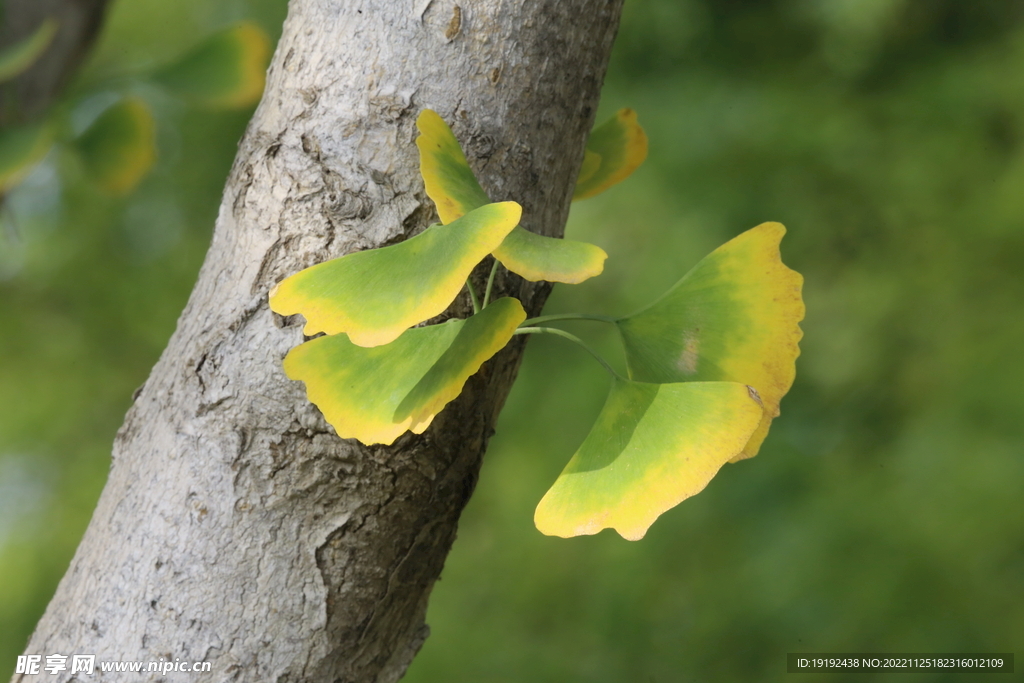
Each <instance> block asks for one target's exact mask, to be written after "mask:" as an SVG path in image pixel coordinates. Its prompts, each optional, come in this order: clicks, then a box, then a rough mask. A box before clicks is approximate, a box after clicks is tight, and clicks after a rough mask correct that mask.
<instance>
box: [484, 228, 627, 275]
mask: <svg viewBox="0 0 1024 683" xmlns="http://www.w3.org/2000/svg"><path fill="white" fill-rule="evenodd" d="M494 258H496V259H498V260H499V261H501V263H502V265H504V266H505V267H506V268H508V269H509V270H511V271H512V272H513V273H516V274H517V275H519V276H521V277H522V278H524V279H526V280H529V281H530V282H537V281H539V280H546V281H548V282H563V283H565V284H568V285H575V284H579V283H580V282H583V281H584V280H589V279H590V278H592V277H594V276H595V275H600V274H601V271H603V270H604V262H605V259H607V258H608V254H606V253H605V251H604V249H601V248H600V247H598V246H595V245H593V244H588V243H587V242H577V241H575V240H564V239H562V240H560V239H554V238H553V237H544V236H543V235H538V234H536V233H533V232H530V231H529V230H524V229H522V228H518V227H517V228H516V229H515V230H513V231H512V232H511V233H510V234H509V236H508V237H506V238H505V241H504V242H502V243H501V245H500V246H499V247H498V248H497V249H495V250H494Z"/></svg>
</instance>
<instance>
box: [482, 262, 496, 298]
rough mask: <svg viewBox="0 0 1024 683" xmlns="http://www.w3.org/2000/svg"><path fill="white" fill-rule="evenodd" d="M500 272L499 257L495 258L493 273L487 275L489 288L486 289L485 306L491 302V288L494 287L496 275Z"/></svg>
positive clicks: (492, 267)
mask: <svg viewBox="0 0 1024 683" xmlns="http://www.w3.org/2000/svg"><path fill="white" fill-rule="evenodd" d="M497 272H498V259H494V264H493V265H492V266H491V274H490V275H488V276H487V289H485V290H484V308H487V304H489V303H490V302H491V289H492V288H493V287H494V276H495V274H496V273H497Z"/></svg>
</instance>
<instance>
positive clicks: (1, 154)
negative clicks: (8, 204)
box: [0, 121, 53, 195]
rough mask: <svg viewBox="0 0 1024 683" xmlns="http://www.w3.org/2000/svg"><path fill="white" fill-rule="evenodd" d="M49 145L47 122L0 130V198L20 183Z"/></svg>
mask: <svg viewBox="0 0 1024 683" xmlns="http://www.w3.org/2000/svg"><path fill="white" fill-rule="evenodd" d="M52 145H53V128H52V126H51V125H50V124H49V122H48V121H43V122H41V123H30V124H28V125H24V126H18V127H16V128H5V129H3V130H0V195H2V194H4V193H5V192H7V191H8V190H10V189H11V188H13V187H14V186H15V185H17V184H18V183H20V182H21V181H22V180H23V179H24V178H25V176H26V175H28V173H29V172H30V171H31V170H32V168H33V167H34V166H35V165H36V164H38V163H39V162H40V161H42V159H43V157H44V156H46V153H47V152H48V151H49V150H50V147H51V146H52Z"/></svg>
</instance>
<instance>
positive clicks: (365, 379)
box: [284, 298, 526, 444]
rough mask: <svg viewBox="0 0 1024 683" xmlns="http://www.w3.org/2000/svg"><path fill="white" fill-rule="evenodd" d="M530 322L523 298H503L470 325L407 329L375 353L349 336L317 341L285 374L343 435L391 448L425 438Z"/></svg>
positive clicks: (296, 354)
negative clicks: (409, 434) (403, 438)
mask: <svg viewBox="0 0 1024 683" xmlns="http://www.w3.org/2000/svg"><path fill="white" fill-rule="evenodd" d="M525 319H526V312H525V311H524V310H523V307H522V305H520V303H519V301H518V300H516V299H512V298H504V299H498V300H497V301H494V302H493V303H491V304H490V305H489V306H487V307H486V308H485V309H484V310H482V311H481V312H480V313H478V314H477V315H474V316H472V317H471V318H469V319H467V320H449V321H448V322H445V323H442V324H440V325H431V326H430V327H417V328H413V329H411V330H406V331H405V332H404V333H403V334H402V336H400V337H399V338H398V339H396V340H395V341H394V342H392V343H390V344H387V345H385V346H377V347H374V348H371V349H368V348H364V347H361V346H356V345H355V344H353V343H352V342H350V341H349V340H348V338H347V337H346V336H345V335H343V334H339V335H334V336H329V337H318V338H317V339H314V340H312V341H309V342H306V343H305V344H302V345H301V346H298V347H296V348H294V349H292V350H291V352H290V353H289V354H288V356H287V357H286V358H285V360H284V368H285V372H286V373H287V374H288V376H289V377H290V378H292V379H296V380H301V381H303V382H305V383H306V391H307V393H308V395H309V400H310V401H312V402H313V403H315V404H316V405H317V407H319V408H320V411H321V412H322V413H323V414H324V417H325V418H326V419H327V421H328V422H330V423H331V424H332V425H333V426H334V429H335V430H336V431H337V432H338V435H339V436H341V437H342V438H346V439H349V438H355V439H359V440H360V441H362V442H363V443H366V444H373V443H384V444H390V443H392V442H393V441H394V440H395V439H396V438H398V436H399V435H401V434H402V433H404V432H405V431H407V430H412V431H413V432H415V433H417V434H420V433H422V432H423V430H425V429H426V428H427V426H428V425H429V424H430V422H431V420H433V419H434V416H435V415H436V414H437V413H439V412H441V410H442V409H443V408H444V406H445V405H447V404H448V402H449V401H451V400H452V399H454V398H455V397H456V396H458V395H459V393H460V392H461V391H462V387H463V385H464V384H465V382H466V380H467V379H468V378H469V377H470V376H471V375H473V374H474V373H476V371H477V370H479V369H480V366H481V365H482V364H483V363H484V362H485V361H486V360H487V359H489V358H490V357H491V356H493V355H494V354H495V353H497V352H498V351H499V350H501V349H502V348H503V347H504V346H505V344H507V343H508V340H509V339H511V338H512V333H513V332H514V331H515V329H516V327H518V326H519V324H520V323H522V322H523V320H525Z"/></svg>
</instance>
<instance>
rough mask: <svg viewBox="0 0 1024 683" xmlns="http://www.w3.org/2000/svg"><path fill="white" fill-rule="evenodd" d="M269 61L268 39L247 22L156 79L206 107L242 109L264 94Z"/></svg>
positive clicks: (215, 37)
mask: <svg viewBox="0 0 1024 683" xmlns="http://www.w3.org/2000/svg"><path fill="white" fill-rule="evenodd" d="M269 61H270V38H269V37H268V36H267V34H266V32H264V31H263V29H261V28H260V27H259V26H257V25H256V24H254V23H252V22H248V21H247V22H242V23H240V24H237V25H236V26H233V27H232V28H229V29H227V30H224V31H221V32H219V33H217V34H215V35H213V36H210V37H209V38H207V39H206V40H205V41H203V42H202V43H201V44H200V45H198V46H197V47H196V48H195V49H193V50H192V51H191V52H189V53H188V54H186V55H185V56H184V57H182V58H181V59H180V60H178V61H177V62H175V63H174V64H171V65H170V66H168V67H166V68H164V69H162V70H161V71H159V72H158V73H157V74H156V75H155V79H156V80H157V81H158V82H160V83H162V84H163V85H164V86H166V87H167V88H168V89H170V90H171V91H173V92H175V93H177V94H178V95H180V96H182V97H185V98H186V99H189V100H191V101H193V102H195V103H197V104H199V105H202V106H205V107H210V108H215V109H221V108H225V109H228V108H237V107H245V106H248V105H250V104H254V103H255V102H256V101H257V100H259V98H260V96H261V95H262V94H263V86H264V84H265V82H266V73H267V64H268V63H269Z"/></svg>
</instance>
